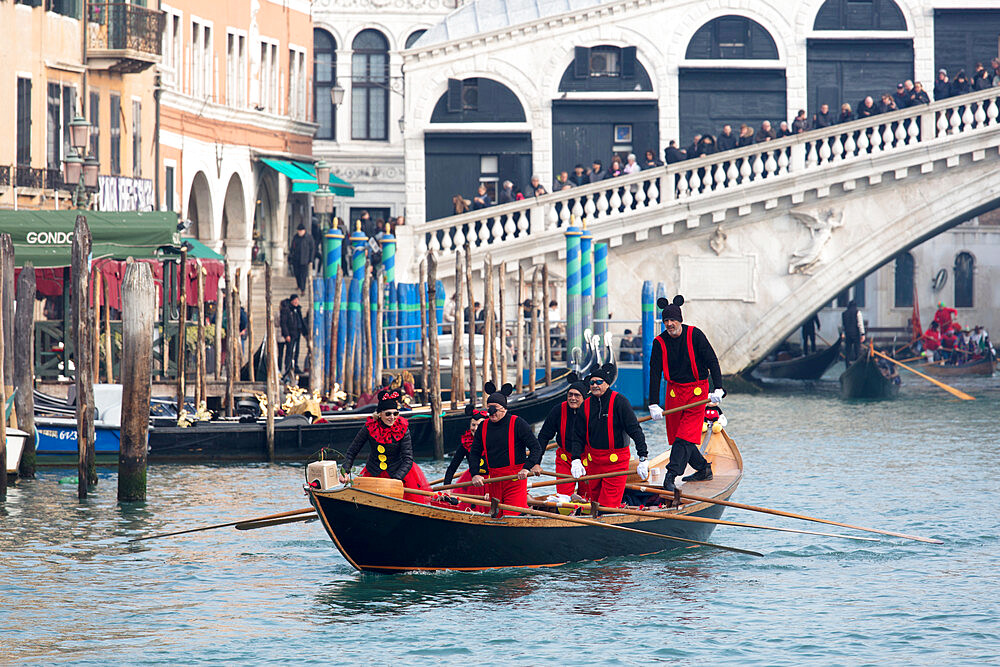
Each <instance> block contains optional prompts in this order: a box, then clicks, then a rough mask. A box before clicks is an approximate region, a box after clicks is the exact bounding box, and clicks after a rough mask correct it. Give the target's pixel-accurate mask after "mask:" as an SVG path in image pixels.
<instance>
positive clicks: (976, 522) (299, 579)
mask: <svg viewBox="0 0 1000 667" xmlns="http://www.w3.org/2000/svg"><path fill="white" fill-rule="evenodd" d="M961 386H962V388H963V389H965V390H966V391H970V392H971V393H973V394H975V395H976V396H978V397H979V400H978V401H976V402H974V403H963V402H959V401H957V400H954V399H952V397H950V396H949V395H947V394H944V393H943V392H940V391H938V390H934V389H932V388H931V389H928V388H924V387H922V386H918V385H914V384H912V383H907V384H906V385H905V386H904V387H903V392H902V396H901V398H900V400H897V401H895V402H888V403H844V402H841V401H840V400H839V399H837V398H836V396H835V394H834V393H833V388H832V387H829V386H825V385H824V386H822V387H821V389H820V390H818V391H814V392H813V393H809V394H807V395H801V394H800V393H798V392H795V393H792V392H791V391H789V392H786V393H768V394H766V395H762V396H732V397H730V398H727V399H726V402H725V408H726V412H727V415H728V416H729V418H730V426H729V431H730V433H731V434H732V435H733V437H734V438H735V439H736V441H737V442H738V444H739V445H740V447H741V450H742V452H743V456H744V459H745V466H746V476H745V478H744V481H743V482H742V484H741V486H740V489H739V491H738V492H737V495H736V497H735V500H738V501H745V502H750V503H754V504H759V505H767V506H771V507H779V508H784V509H791V510H795V511H798V512H802V513H806V514H813V515H817V516H823V517H827V518H835V519H839V520H842V521H845V522H848V523H855V524H862V525H871V526H880V527H885V528H889V529H892V530H898V531H902V532H907V533H914V534H920V535H926V536H932V537H936V538H940V539H942V540H945V544H944V545H942V546H935V545H929V544H923V543H918V542H910V541H905V540H901V539H896V538H885V539H884V540H883V541H881V542H877V543H869V542H853V541H847V540H839V539H833V538H825V537H813V536H804V535H793V534H786V533H777V532H770V531H768V532H765V531H752V530H748V529H741V528H728V527H720V528H719V529H717V530H716V531H715V533H714V535H713V537H712V539H713V540H714V541H717V542H720V543H724V544H731V545H734V546H741V547H746V548H750V549H754V550H758V551H761V552H763V553H764V554H765V557H764V558H752V557H746V556H741V555H737V554H731V553H723V552H712V551H706V550H692V551H691V552H688V553H685V554H684V555H683V556H681V557H677V558H673V559H670V558H662V557H651V558H627V559H616V560H609V561H604V562H600V563H587V564H579V565H571V566H565V567H559V568H553V569H543V570H529V571H519V570H501V571H492V572H483V573H423V574H412V575H410V574H405V575H396V576H381V575H362V574H359V573H358V572H356V571H355V570H354V569H353V568H351V567H350V565H349V564H348V563H347V562H346V561H345V560H344V559H343V558H342V557H341V556H340V554H339V552H337V550H336V548H335V547H334V546H333V544H332V542H331V541H330V540H329V539H328V538H327V536H326V534H325V533H324V532H323V530H322V529H321V528H320V526H319V525H318V524H317V523H308V524H292V525H288V526H282V527H277V528H271V529H265V530H257V531H250V532H237V531H235V530H233V529H222V530H215V531H209V532H203V533H197V534H193V535H189V536H185V537H178V538H171V539H164V540H155V541H150V542H143V543H138V544H128V543H127V541H126V540H127V539H128V538H129V537H133V536H137V535H141V534H148V533H152V532H157V531H164V530H171V529H178V528H183V527H189V526H196V525H203V524H211V523H217V522H223V521H229V520H233V519H237V518H242V517H251V516H256V515H262V514H268V513H271V512H277V511H282V510H286V509H292V508H298V507H304V506H306V505H307V504H308V503H307V502H306V501H305V499H304V496H303V494H302V491H301V484H302V470H301V469H300V468H298V467H296V466H289V465H275V466H269V465H255V466H227V467H208V466H157V467H152V468H150V470H149V500H148V502H146V503H144V504H141V505H136V506H132V507H127V508H122V507H119V506H117V504H116V502H115V487H116V480H115V475H114V472H113V470H111V469H108V470H104V471H102V474H101V482H100V486H99V488H98V490H97V493H96V495H95V496H94V497H92V498H90V499H88V500H87V501H86V502H82V503H81V502H78V501H77V499H76V488H75V486H74V485H65V484H63V485H60V484H59V480H60V479H61V478H63V477H65V476H67V475H72V474H73V471H70V470H67V469H59V470H56V469H50V470H43V471H42V472H41V474H40V475H39V477H38V479H36V480H33V481H28V480H25V481H22V482H19V483H18V485H17V486H16V487H15V488H13V489H11V490H10V493H9V496H8V499H7V502H6V504H5V505H3V506H2V507H0V526H2V531H0V573H2V579H0V662H2V663H4V664H20V663H41V662H44V663H76V664H108V663H130V664H137V663H143V664H145V663H167V664H191V663H204V662H211V663H221V664H251V663H293V662H294V663H316V664H347V663H355V664H356V663H361V664H380V665H382V664H385V665H390V664H393V665H394V664H467V663H469V662H470V661H471V662H474V663H478V664H518V665H522V664H533V665H563V664H565V665H580V664H595V665H596V664H600V665H605V664H627V665H633V664H638V663H652V664H658V663H669V662H673V661H675V660H684V661H687V662H693V663H695V664H713V665H714V664H735V663H739V664H759V665H830V664H838V665H840V664H842V665H855V664H898V663H903V664H928V665H931V664H933V665H942V664H944V665H956V664H967V665H982V664H991V663H992V664H1000V620H998V616H1000V602H998V598H1000V584H998V581H1000V540H998V537H997V534H998V523H1000V520H998V517H997V510H998V508H1000V488H998V487H1000V482H998V480H1000V464H998V462H997V455H998V451H1000V443H998V438H997V436H996V428H997V423H998V421H1000V420H998V418H1000V407H998V406H1000V402H998V399H1000V388H998V381H997V380H994V379H982V380H972V381H969V382H966V383H963V384H962V385H961ZM645 426H647V427H648V429H647V433H648V434H649V437H650V444H651V450H652V451H653V452H654V453H655V452H659V451H661V450H662V449H663V448H664V443H663V434H662V430H661V429H662V426H661V425H650V424H646V425H645ZM550 456H551V454H550ZM424 468H425V470H426V471H427V473H428V477H432V476H436V475H435V474H436V473H439V472H441V471H442V470H443V465H441V464H439V463H433V462H428V463H426V464H424ZM724 518H730V519H734V518H735V519H739V520H745V521H751V522H754V523H765V524H771V525H782V526H791V527H797V528H806V529H817V530H826V529H827V528H824V527H822V526H819V525H816V524H806V523H801V522H794V521H792V520H787V519H779V518H776V517H768V516H764V515H759V514H750V513H747V512H740V511H738V510H728V511H727V513H726V515H725V517H724ZM828 528H829V527H828ZM829 529H830V530H832V531H839V530H841V529H838V528H829ZM387 548H391V545H387Z"/></svg>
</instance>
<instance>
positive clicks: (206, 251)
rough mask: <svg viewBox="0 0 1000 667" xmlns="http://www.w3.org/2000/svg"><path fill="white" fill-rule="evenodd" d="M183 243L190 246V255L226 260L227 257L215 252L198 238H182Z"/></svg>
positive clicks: (199, 257)
mask: <svg viewBox="0 0 1000 667" xmlns="http://www.w3.org/2000/svg"><path fill="white" fill-rule="evenodd" d="M181 243H184V244H187V245H188V246H190V247H189V248H188V257H195V258H197V259H214V260H217V261H219V262H224V261H226V258H225V257H223V256H222V255H220V254H219V253H217V252H215V251H214V250H212V249H211V248H209V247H208V246H207V245H205V244H204V243H202V242H201V241H199V240H198V239H189V238H187V237H185V238H182V239H181Z"/></svg>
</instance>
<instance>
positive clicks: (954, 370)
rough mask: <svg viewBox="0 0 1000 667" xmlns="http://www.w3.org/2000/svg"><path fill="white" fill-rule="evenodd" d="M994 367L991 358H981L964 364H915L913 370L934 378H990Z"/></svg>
mask: <svg viewBox="0 0 1000 667" xmlns="http://www.w3.org/2000/svg"><path fill="white" fill-rule="evenodd" d="M995 366H996V361H994V360H993V359H992V358H985V357H984V358H982V359H977V360H975V361H970V362H967V363H964V364H940V363H929V364H915V365H914V366H913V368H915V369H917V370H918V371H920V372H921V373H926V374H927V375H933V376H934V377H962V376H967V375H981V376H987V377H988V376H991V375H993V371H994V369H995Z"/></svg>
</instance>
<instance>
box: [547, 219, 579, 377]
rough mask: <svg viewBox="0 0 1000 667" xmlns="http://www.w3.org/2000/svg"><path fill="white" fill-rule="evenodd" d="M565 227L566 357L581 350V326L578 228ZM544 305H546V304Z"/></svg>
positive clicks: (569, 357) (568, 357)
mask: <svg viewBox="0 0 1000 667" xmlns="http://www.w3.org/2000/svg"><path fill="white" fill-rule="evenodd" d="M572 222H573V221H572V220H570V226H569V227H567V228H566V344H567V346H568V347H567V359H572V356H570V355H572V352H573V349H574V348H580V351H581V352H582V351H583V326H582V322H581V320H580V316H581V313H580V308H581V303H580V233H581V232H580V228H579V227H576V226H574V225H573V224H572ZM546 307H548V306H547V305H546Z"/></svg>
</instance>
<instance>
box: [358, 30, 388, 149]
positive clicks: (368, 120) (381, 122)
mask: <svg viewBox="0 0 1000 667" xmlns="http://www.w3.org/2000/svg"><path fill="white" fill-rule="evenodd" d="M351 48H352V49H353V50H354V53H353V54H352V56H351V138H352V139H369V140H377V141H387V140H388V139H389V42H388V40H386V38H385V35H383V34H382V33H380V32H379V31H378V30H372V29H368V30H362V31H361V32H359V33H358V36H357V37H355V38H354V42H353V43H352V44H351Z"/></svg>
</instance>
